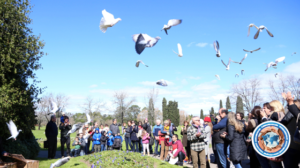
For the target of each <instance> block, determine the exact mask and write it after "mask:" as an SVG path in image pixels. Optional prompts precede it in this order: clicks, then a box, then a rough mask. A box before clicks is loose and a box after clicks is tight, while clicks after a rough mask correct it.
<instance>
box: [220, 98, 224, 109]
mask: <svg viewBox="0 0 300 168" xmlns="http://www.w3.org/2000/svg"><path fill="white" fill-rule="evenodd" d="M221 108H223V102H222V100H220V109H221Z"/></svg>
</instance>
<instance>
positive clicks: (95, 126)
mask: <svg viewBox="0 0 300 168" xmlns="http://www.w3.org/2000/svg"><path fill="white" fill-rule="evenodd" d="M97 128H98V132H99V125H98V122H95V125H94V127H93V128H92V130H93V132H92V135H91V137H92V138H91V139H92V143H93V144H92V151H91V152H94V151H95V149H94V145H95V143H94V139H93V135H94V134H95V132H96V129H97ZM99 133H100V132H99Z"/></svg>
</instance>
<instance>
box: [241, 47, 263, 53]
mask: <svg viewBox="0 0 300 168" xmlns="http://www.w3.org/2000/svg"><path fill="white" fill-rule="evenodd" d="M243 50H244V51H245V52H250V53H253V52H254V51H258V50H260V47H259V48H258V49H255V50H251V51H248V50H245V49H243Z"/></svg>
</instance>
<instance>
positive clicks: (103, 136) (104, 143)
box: [100, 131, 108, 151]
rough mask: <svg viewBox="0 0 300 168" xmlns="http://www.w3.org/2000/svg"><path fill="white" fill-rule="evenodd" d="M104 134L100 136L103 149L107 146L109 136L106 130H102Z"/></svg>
mask: <svg viewBox="0 0 300 168" xmlns="http://www.w3.org/2000/svg"><path fill="white" fill-rule="evenodd" d="M101 133H102V136H101V138H100V144H101V151H105V150H106V149H105V146H106V141H107V139H108V137H107V136H106V132H105V131H102V132H101Z"/></svg>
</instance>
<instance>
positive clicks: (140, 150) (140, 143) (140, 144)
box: [137, 121, 143, 153]
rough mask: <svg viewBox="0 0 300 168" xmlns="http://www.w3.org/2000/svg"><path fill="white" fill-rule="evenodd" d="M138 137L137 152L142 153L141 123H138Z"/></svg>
mask: <svg viewBox="0 0 300 168" xmlns="http://www.w3.org/2000/svg"><path fill="white" fill-rule="evenodd" d="M138 129H139V131H138V135H137V137H138V138H139V152H140V153H143V142H142V133H143V123H142V122H141V121H139V122H138Z"/></svg>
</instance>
